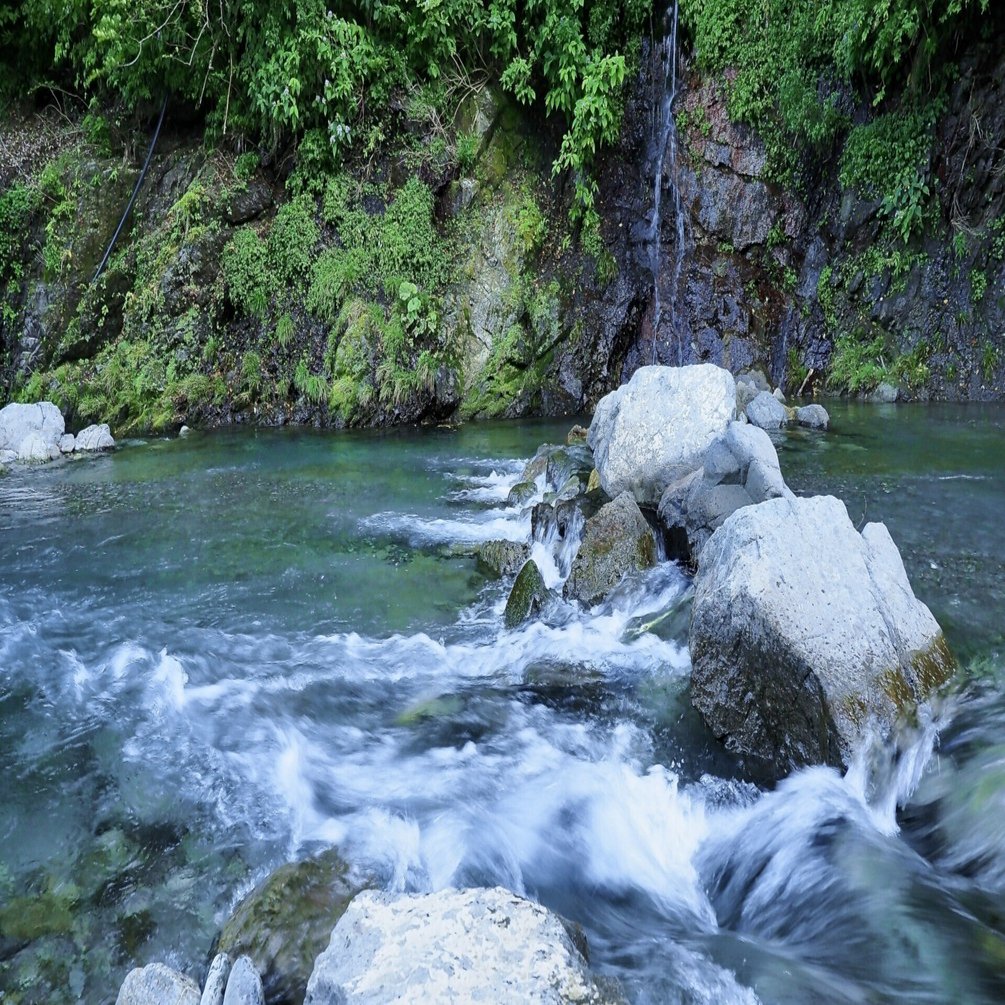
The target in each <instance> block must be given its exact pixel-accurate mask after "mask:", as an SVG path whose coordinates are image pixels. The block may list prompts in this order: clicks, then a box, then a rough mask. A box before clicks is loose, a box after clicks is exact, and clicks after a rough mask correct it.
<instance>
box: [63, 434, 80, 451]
mask: <svg viewBox="0 0 1005 1005" xmlns="http://www.w3.org/2000/svg"><path fill="white" fill-rule="evenodd" d="M76 446H77V440H76V437H75V436H74V435H73V433H64V434H63V435H62V436H61V437H60V438H59V452H60V453H61V454H72V453H73V451H74V450H75V449H76Z"/></svg>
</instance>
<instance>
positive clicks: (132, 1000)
mask: <svg viewBox="0 0 1005 1005" xmlns="http://www.w3.org/2000/svg"><path fill="white" fill-rule="evenodd" d="M115 1005H199V988H198V986H197V985H196V983H195V981H193V980H191V979H190V978H188V977H186V976H185V975H184V974H180V973H178V972H177V971H176V970H172V969H171V968H170V967H166V966H164V964H163V963H151V964H150V965H149V966H145V967H142V968H140V967H137V968H136V969H135V970H130V971H129V973H128V974H127V975H126V979H125V980H124V981H123V982H122V987H121V988H119V996H118V998H116V999H115Z"/></svg>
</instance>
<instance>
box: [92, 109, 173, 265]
mask: <svg viewBox="0 0 1005 1005" xmlns="http://www.w3.org/2000/svg"><path fill="white" fill-rule="evenodd" d="M167 106H168V96H167V95H166V94H165V95H164V103H163V104H162V105H161V114H160V117H159V118H158V119H157V128H156V129H154V134H153V137H152V138H151V140H150V149H149V150H147V159H146V160H145V161H144V162H143V170H142V171H140V176H139V178H137V179H136V184H135V185H134V186H133V194H132V195H131V196H130V197H129V202H128V203H127V204H126V208H125V211H124V212H123V214H122V219H121V220H119V225H118V226H117V227H116V228H115V233H114V234H112V239H111V241H109V243H108V247H107V248H106V249H105V257H104V258H102V259H101V264H100V265H99V266H98V271H97V272H95V273H94V278H93V279H92V280H91V283H92V285H93V284H94V283H96V282H97V281H98V277H99V276H100V275H101V273H102V272H104V271H105V266H106V265H107V264H108V259H109V258H111V257H112V251H114V250H115V242H116V241H117V240H118V239H119V234H121V233H122V228H123V227H124V226H125V225H126V220H128V219H129V213H130V211H131V210H132V208H133V203H134V202H136V196H137V195H139V191H140V186H141V185H142V184H143V179H144V178H146V176H147V168H148V167H150V159H151V158H152V157H153V155H154V147H156V146H157V139H158V138H159V136H160V134H161V126H162V125H164V113H165V112H166V111H167Z"/></svg>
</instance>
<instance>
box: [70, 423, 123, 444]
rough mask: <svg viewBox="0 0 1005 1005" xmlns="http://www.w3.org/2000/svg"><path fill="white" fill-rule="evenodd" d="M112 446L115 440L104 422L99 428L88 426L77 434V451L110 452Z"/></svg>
mask: <svg viewBox="0 0 1005 1005" xmlns="http://www.w3.org/2000/svg"><path fill="white" fill-rule="evenodd" d="M114 446H115V440H114V439H112V434H111V432H110V431H109V429H108V423H106V422H103V423H101V425H100V426H88V427H87V428H86V429H82V430H81V431H80V432H79V433H77V450H84V451H92V450H111V449H112V447H114Z"/></svg>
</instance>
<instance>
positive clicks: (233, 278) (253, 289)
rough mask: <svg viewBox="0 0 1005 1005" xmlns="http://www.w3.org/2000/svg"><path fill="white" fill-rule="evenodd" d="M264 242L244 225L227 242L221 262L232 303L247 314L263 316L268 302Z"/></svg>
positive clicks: (268, 284) (225, 285)
mask: <svg viewBox="0 0 1005 1005" xmlns="http://www.w3.org/2000/svg"><path fill="white" fill-rule="evenodd" d="M266 262H267V249H266V244H265V242H264V241H263V240H262V239H261V238H260V237H259V236H258V233H257V231H255V230H253V229H252V228H251V227H242V228H241V229H240V230H238V231H237V232H236V233H235V234H234V236H233V237H232V238H231V239H230V241H228V242H227V246H226V247H225V248H224V249H223V259H222V261H221V266H222V273H223V282H224V287H225V288H226V291H227V296H228V297H229V298H230V302H231V303H232V304H233V305H234V306H235V307H236V308H237V309H238V310H239V311H241V312H243V313H244V314H247V315H250V316H252V317H261V316H262V315H264V314H265V311H266V309H267V307H268V304H269V286H270V282H269V277H268V272H267V264H266Z"/></svg>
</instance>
